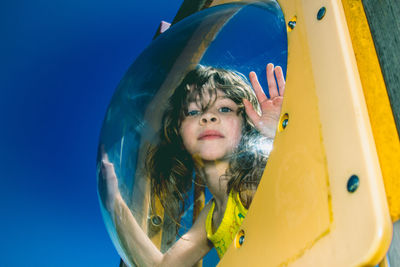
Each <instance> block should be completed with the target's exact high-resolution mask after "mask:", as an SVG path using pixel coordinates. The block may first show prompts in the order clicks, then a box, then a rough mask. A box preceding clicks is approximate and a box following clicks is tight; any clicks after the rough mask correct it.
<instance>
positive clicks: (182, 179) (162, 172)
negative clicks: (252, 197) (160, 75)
mask: <svg viewBox="0 0 400 267" xmlns="http://www.w3.org/2000/svg"><path fill="white" fill-rule="evenodd" d="M217 90H220V91H222V92H223V93H224V94H225V95H226V96H227V97H228V98H229V99H231V100H232V101H234V102H235V103H236V104H237V105H238V116H241V117H242V119H243V126H242V138H241V141H240V143H239V145H238V147H237V149H236V151H235V152H234V153H233V154H232V156H231V157H230V159H229V167H228V169H227V171H226V173H225V174H224V175H223V177H220V178H224V179H228V180H229V182H228V189H227V194H229V192H230V191H231V190H234V191H236V192H241V191H243V190H246V189H252V190H253V189H255V188H256V187H257V185H258V183H259V181H260V178H261V175H262V172H263V170H264V167H265V164H266V162H267V158H268V153H265V152H264V147H265V146H264V145H265V142H269V140H267V139H266V138H265V137H263V136H262V135H261V134H260V133H259V132H258V131H257V130H256V128H255V127H254V125H253V124H252V122H251V121H250V119H249V118H248V117H247V114H246V112H245V110H244V104H243V99H247V100H249V101H250V102H251V103H252V105H253V107H254V108H255V110H257V111H259V110H260V108H259V104H258V101H257V98H256V96H255V94H254V92H253V90H252V88H251V86H250V84H249V83H248V82H247V80H246V78H245V77H244V76H243V75H242V74H241V73H238V72H234V71H229V70H224V69H219V68H213V67H204V66H201V65H199V66H197V67H196V68H195V69H194V70H191V71H189V72H188V73H187V74H186V75H185V77H184V78H183V80H182V82H181V83H180V84H179V86H178V87H177V88H176V90H175V91H174V92H173V94H172V95H171V97H170V98H169V102H168V106H167V108H166V110H165V112H164V113H163V117H162V125H161V129H160V131H159V143H158V144H157V145H155V146H153V147H151V148H150V149H149V150H148V153H147V157H146V165H145V166H146V171H147V174H148V175H149V177H150V179H151V188H152V193H153V194H154V195H156V196H158V198H159V199H160V201H161V204H162V206H163V208H164V209H165V211H166V212H167V214H169V215H170V217H172V218H173V219H174V220H175V222H176V223H177V225H179V223H178V222H179V221H180V218H181V215H182V214H183V212H184V209H185V200H186V199H187V198H188V192H189V191H190V189H191V187H192V181H193V172H194V167H195V166H194V162H193V159H192V156H191V155H190V154H189V153H188V152H187V151H186V149H185V147H184V145H183V141H182V138H181V136H180V133H179V129H180V127H181V122H182V121H183V119H184V118H185V116H186V115H187V114H185V113H186V112H187V108H188V106H187V105H188V103H189V102H191V101H196V103H198V104H199V106H201V107H202V109H203V110H206V109H207V108H208V107H209V106H210V105H212V103H213V101H215V99H216V98H217ZM205 95H207V96H210V97H208V98H207V100H208V102H204V96H205Z"/></svg>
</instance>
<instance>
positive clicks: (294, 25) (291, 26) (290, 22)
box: [288, 20, 296, 30]
mask: <svg viewBox="0 0 400 267" xmlns="http://www.w3.org/2000/svg"><path fill="white" fill-rule="evenodd" d="M288 26H289V28H290V29H291V30H293V29H294V27H296V21H294V20H291V21H289V22H288Z"/></svg>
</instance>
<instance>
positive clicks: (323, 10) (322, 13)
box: [317, 6, 326, 20]
mask: <svg viewBox="0 0 400 267" xmlns="http://www.w3.org/2000/svg"><path fill="white" fill-rule="evenodd" d="M325 13H326V8H325V7H324V6H323V7H321V8H320V9H319V10H318V14H317V19H318V20H321V19H323V18H324V17H325Z"/></svg>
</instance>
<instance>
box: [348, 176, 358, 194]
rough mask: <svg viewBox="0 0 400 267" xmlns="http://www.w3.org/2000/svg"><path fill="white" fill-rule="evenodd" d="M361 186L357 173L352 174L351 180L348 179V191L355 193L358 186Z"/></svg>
mask: <svg viewBox="0 0 400 267" xmlns="http://www.w3.org/2000/svg"><path fill="white" fill-rule="evenodd" d="M359 186H360V179H359V178H358V176H357V175H355V174H353V175H352V176H350V178H349V180H348V181H347V191H349V192H350V193H354V192H355V191H356V190H357V188H358V187H359Z"/></svg>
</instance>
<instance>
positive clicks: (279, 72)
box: [275, 66, 285, 96]
mask: <svg viewBox="0 0 400 267" xmlns="http://www.w3.org/2000/svg"><path fill="white" fill-rule="evenodd" d="M275 76H276V80H277V81H278V87H279V95H280V96H283V92H284V91H285V77H283V71H282V68H281V67H280V66H277V67H276V68H275Z"/></svg>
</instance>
